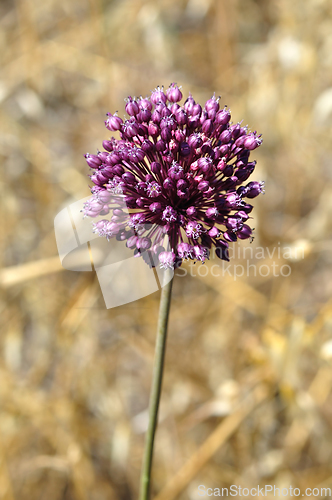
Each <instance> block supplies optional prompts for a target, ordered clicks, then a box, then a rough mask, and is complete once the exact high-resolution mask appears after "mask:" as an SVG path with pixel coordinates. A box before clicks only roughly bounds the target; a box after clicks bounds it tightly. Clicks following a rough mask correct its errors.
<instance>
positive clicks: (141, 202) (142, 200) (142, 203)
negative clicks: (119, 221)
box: [136, 198, 146, 208]
mask: <svg viewBox="0 0 332 500" xmlns="http://www.w3.org/2000/svg"><path fill="white" fill-rule="evenodd" d="M136 205H137V206H138V207H139V208H144V207H145V205H146V201H145V198H137V200H136Z"/></svg>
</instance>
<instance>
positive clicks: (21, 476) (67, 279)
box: [0, 0, 332, 500]
mask: <svg viewBox="0 0 332 500" xmlns="http://www.w3.org/2000/svg"><path fill="white" fill-rule="evenodd" d="M0 13H1V20H0V24H1V32H0V48H1V52H0V54H1V55H0V58H1V76H0V99H1V110H0V121H1V137H0V141H1V164H2V174H1V181H0V182H1V223H2V231H1V236H0V238H1V249H2V252H1V255H2V257H1V259H2V267H3V270H2V271H1V272H0V273H1V274H0V283H1V306H0V307H1V321H2V335H1V354H2V355H1V361H0V372H1V373H0V404H1V408H0V465H1V467H0V499H1V500H28V499H29V500H37V499H38V500H113V499H119V500H120V499H121V500H130V499H135V498H137V490H138V478H139V470H140V464H141V456H142V446H143V439H144V428H145V425H146V418H147V414H146V408H147V404H148V393H149V388H150V381H151V368H152V358H153V348H154V334H155V327H156V320H157V312H158V300H159V293H155V294H153V295H151V296H149V297H146V298H144V299H141V300H140V301H138V302H135V303H132V304H128V305H126V306H122V307H119V308H115V309H110V310H106V309H105V306H104V303H103V298H102V296H101V292H100V288H99V285H98V283H97V282H96V278H95V275H94V274H93V273H75V272H71V271H64V270H62V269H61V267H60V264H59V260H58V257H57V249H56V244H55V237H54V231H53V219H54V216H55V215H56V214H57V213H58V211H59V210H60V209H61V208H62V207H63V206H66V205H67V204H68V203H69V202H71V201H76V200H78V199H80V198H82V197H85V196H88V194H89V191H88V188H87V177H86V175H87V173H88V171H87V167H86V164H85V161H84V158H83V154H84V153H85V152H86V151H89V152H94V151H95V150H96V149H97V148H98V147H100V143H101V141H102V140H103V139H105V138H107V136H108V134H107V131H106V129H105V128H104V125H103V119H104V115H105V113H106V112H107V111H114V110H117V109H120V110H121V109H122V107H123V99H124V98H125V97H126V96H127V95H128V94H131V95H140V94H144V95H145V94H146V93H148V92H149V90H150V89H152V88H154V87H155V86H156V85H158V84H165V85H168V84H169V83H170V82H171V81H176V82H178V83H179V84H182V86H183V89H184V91H185V92H189V91H190V90H191V91H192V92H193V94H194V97H196V98H197V99H198V100H200V101H203V102H204V100H205V99H207V98H209V97H210V96H211V94H212V92H213V91H216V93H217V94H221V95H222V99H221V102H222V103H226V104H228V105H229V106H230V107H231V109H232V114H233V119H234V120H235V121H237V120H240V119H242V118H243V119H244V122H245V123H249V124H250V126H251V127H252V128H253V129H256V128H257V130H259V132H262V133H263V135H264V144H263V146H262V148H260V150H259V151H257V152H255V153H256V154H254V155H253V156H254V157H256V159H257V160H258V167H257V173H256V175H255V178H257V179H265V181H266V195H265V197H260V199H257V200H255V201H256V203H255V213H254V215H255V224H254V225H255V227H256V238H255V241H254V243H253V246H254V247H253V248H255V247H258V246H262V247H264V248H265V247H269V249H273V248H274V247H276V248H279V247H280V248H282V247H283V246H292V248H295V249H301V250H303V254H304V258H303V259H302V258H300V259H295V258H292V259H288V260H287V259H277V263H278V264H279V265H281V264H288V265H290V266H291V275H290V276H289V277H273V276H271V275H269V276H267V277H261V276H257V277H256V278H255V277H254V276H249V277H241V278H238V279H237V280H236V281H235V280H234V279H233V278H232V277H230V276H225V277H221V278H214V277H212V276H211V274H209V275H208V276H206V277H197V278H194V277H191V276H187V277H186V278H181V279H180V278H178V279H177V280H176V282H175V287H174V288H175V290H174V300H173V305H172V311H171V322H170V334H169V343H168V352H167V364H166V374H165V379H164V391H163V399H162V405H161V422H160V427H159V430H158V435H157V443H156V453H155V462H154V494H155V496H156V498H157V499H158V500H173V499H175V498H179V499H193V500H194V499H196V498H198V496H197V486H198V485H199V484H205V485H206V486H212V487H225V486H230V485H231V484H236V485H241V486H242V487H248V486H249V487H251V486H256V485H257V484H260V485H263V484H265V483H266V484H275V485H276V486H277V487H288V486H289V485H292V486H293V487H299V488H301V489H302V490H304V489H305V488H306V487H310V488H314V487H321V486H329V487H332V425H331V424H332V394H331V388H332V366H331V359H332V300H331V292H332V269H331V249H332V239H331V229H332V222H331V221H332V165H331V149H332V148H331V129H332V77H331V75H332V55H331V54H332V4H331V2H330V0H306V1H305V2H304V1H303V0H292V1H287V0H164V1H163V0H160V1H158V2H156V1H152V0H151V1H149V0H117V1H115V0H113V1H111V0H108V1H107V0H103V1H102V0H90V1H89V0H81V1H78V0H72V1H71V2H56V1H54V0H44V1H43V2H37V0H16V1H15V2H14V3H13V2H10V1H9V0H3V1H2V2H1V4H0ZM258 263H259V264H260V265H261V264H262V263H267V264H268V265H271V259H269V257H268V256H267V257H266V258H265V260H259V262H258Z"/></svg>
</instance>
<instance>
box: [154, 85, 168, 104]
mask: <svg viewBox="0 0 332 500" xmlns="http://www.w3.org/2000/svg"><path fill="white" fill-rule="evenodd" d="M166 101H167V97H166V96H165V94H164V92H163V87H162V88H160V87H159V86H158V87H157V88H156V89H155V90H154V91H153V92H152V93H151V102H152V104H158V103H159V102H162V103H164V104H165V103H166Z"/></svg>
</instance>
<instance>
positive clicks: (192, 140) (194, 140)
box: [188, 133, 203, 149]
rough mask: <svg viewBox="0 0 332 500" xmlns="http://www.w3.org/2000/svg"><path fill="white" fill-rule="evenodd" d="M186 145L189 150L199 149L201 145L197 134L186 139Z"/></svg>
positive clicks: (200, 139)
mask: <svg viewBox="0 0 332 500" xmlns="http://www.w3.org/2000/svg"><path fill="white" fill-rule="evenodd" d="M188 144H189V146H190V147H191V148H194V149H197V148H200V147H201V146H202V144H203V140H202V138H201V136H200V135H199V134H197V133H194V134H191V135H190V136H189V138H188Z"/></svg>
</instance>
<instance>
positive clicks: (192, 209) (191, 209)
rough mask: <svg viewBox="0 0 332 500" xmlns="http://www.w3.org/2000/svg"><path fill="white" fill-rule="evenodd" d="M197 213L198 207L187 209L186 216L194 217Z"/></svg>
mask: <svg viewBox="0 0 332 500" xmlns="http://www.w3.org/2000/svg"><path fill="white" fill-rule="evenodd" d="M196 213H197V209H196V207H189V208H187V210H186V214H187V215H188V216H189V217H192V216H194V215H196Z"/></svg>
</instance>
